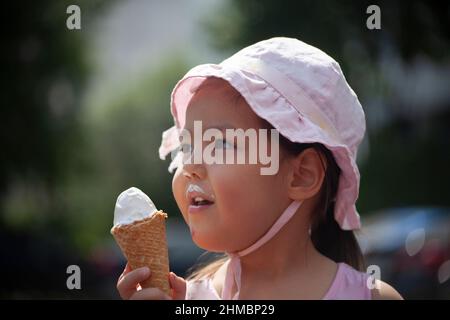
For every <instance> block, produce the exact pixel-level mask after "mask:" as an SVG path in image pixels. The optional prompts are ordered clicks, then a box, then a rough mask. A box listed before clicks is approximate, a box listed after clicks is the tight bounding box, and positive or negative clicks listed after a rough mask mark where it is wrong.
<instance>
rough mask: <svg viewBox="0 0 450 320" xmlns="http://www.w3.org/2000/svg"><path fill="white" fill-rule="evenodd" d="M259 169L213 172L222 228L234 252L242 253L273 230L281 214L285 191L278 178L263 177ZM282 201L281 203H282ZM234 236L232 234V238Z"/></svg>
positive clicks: (236, 167)
mask: <svg viewBox="0 0 450 320" xmlns="http://www.w3.org/2000/svg"><path fill="white" fill-rule="evenodd" d="M259 173H260V172H259V167H257V166H252V165H232V166H228V167H227V168H226V169H225V168H223V170H217V172H216V171H214V170H211V173H210V178H211V181H214V182H217V183H215V185H214V192H215V193H216V199H217V205H218V210H219V212H220V219H221V225H222V226H223V230H224V234H226V235H227V237H228V241H231V240H230V238H232V239H233V251H236V250H241V249H244V248H246V247H248V246H249V245H251V244H252V243H253V242H254V241H256V240H257V239H258V238H259V237H261V236H262V235H263V234H264V233H265V232H266V231H267V230H268V228H270V226H271V224H272V223H273V222H274V221H275V220H276V218H277V217H278V215H279V214H280V213H281V211H280V204H281V203H283V201H282V198H280V197H282V188H281V186H279V185H278V184H279V181H277V178H276V176H261V175H260V174H259ZM278 200H280V201H278ZM230 235H232V236H231V237H230Z"/></svg>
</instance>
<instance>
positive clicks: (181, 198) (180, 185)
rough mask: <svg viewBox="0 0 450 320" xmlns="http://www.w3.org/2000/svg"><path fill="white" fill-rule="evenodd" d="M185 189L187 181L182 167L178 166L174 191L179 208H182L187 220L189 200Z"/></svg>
mask: <svg viewBox="0 0 450 320" xmlns="http://www.w3.org/2000/svg"><path fill="white" fill-rule="evenodd" d="M185 190H186V181H185V179H184V177H183V175H182V174H181V169H180V168H178V169H177V170H176V171H175V174H174V176H173V179H172V193H173V196H174V198H175V201H176V203H177V205H178V208H179V209H180V211H181V213H182V215H183V218H184V220H185V221H186V222H187V221H188V220H187V209H188V202H187V200H186V196H185Z"/></svg>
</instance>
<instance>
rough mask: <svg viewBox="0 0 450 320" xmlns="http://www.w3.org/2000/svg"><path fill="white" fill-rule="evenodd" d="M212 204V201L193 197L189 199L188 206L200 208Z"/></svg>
mask: <svg viewBox="0 0 450 320" xmlns="http://www.w3.org/2000/svg"><path fill="white" fill-rule="evenodd" d="M213 203H214V202H213V201H210V200H208V199H204V198H202V197H195V198H191V202H190V205H191V206H197V207H200V206H209V205H212V204H213Z"/></svg>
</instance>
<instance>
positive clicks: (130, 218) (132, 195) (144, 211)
mask: <svg viewBox="0 0 450 320" xmlns="http://www.w3.org/2000/svg"><path fill="white" fill-rule="evenodd" d="M157 211H158V209H156V207H155V205H154V204H153V202H152V200H150V198H149V197H148V196H147V195H146V194H145V193H143V192H142V191H141V190H139V189H138V188H135V187H132V188H130V189H127V190H125V191H124V192H122V193H121V194H120V195H119V197H117V202H116V208H115V209H114V226H117V225H124V224H130V223H133V222H134V221H137V220H142V219H144V218H147V217H151V216H152V215H153V214H154V213H155V212H157Z"/></svg>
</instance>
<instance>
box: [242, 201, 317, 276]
mask: <svg viewBox="0 0 450 320" xmlns="http://www.w3.org/2000/svg"><path fill="white" fill-rule="evenodd" d="M307 209H308V204H307V203H304V204H303V205H302V206H301V207H300V208H299V209H298V212H297V213H296V214H295V215H294V216H293V217H292V218H291V219H290V220H289V221H288V223H286V225H284V226H283V227H282V228H281V229H280V231H279V232H278V233H277V234H276V235H275V236H274V237H273V238H272V239H270V240H269V241H268V242H267V243H265V244H264V245H262V246H261V247H260V248H258V249H257V250H255V251H254V252H251V253H249V254H248V255H245V256H243V257H241V268H242V274H243V278H248V275H251V278H255V279H257V278H259V279H264V278H265V279H270V280H275V279H277V278H278V277H279V276H281V275H283V276H285V275H286V274H287V273H289V272H291V271H295V272H297V273H299V272H302V271H304V272H306V271H307V270H308V269H310V268H311V267H312V266H313V265H314V262H315V261H317V260H318V259H320V258H321V257H323V256H322V255H321V254H320V253H319V252H318V251H317V250H316V249H315V247H314V245H313V243H312V241H311V238H310V236H309V232H308V231H309V223H308V220H309V219H307V218H306V217H307V215H305V214H304V213H305V212H307Z"/></svg>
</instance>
